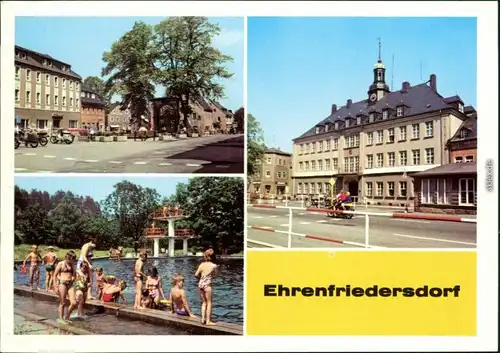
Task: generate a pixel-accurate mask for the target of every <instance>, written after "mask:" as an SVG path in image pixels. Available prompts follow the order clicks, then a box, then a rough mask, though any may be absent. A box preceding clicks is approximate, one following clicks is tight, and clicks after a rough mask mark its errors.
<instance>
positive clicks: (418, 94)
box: [293, 51, 473, 205]
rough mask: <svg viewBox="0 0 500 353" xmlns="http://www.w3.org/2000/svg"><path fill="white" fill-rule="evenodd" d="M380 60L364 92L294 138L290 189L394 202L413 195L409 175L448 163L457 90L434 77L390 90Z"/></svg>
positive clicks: (459, 119)
mask: <svg viewBox="0 0 500 353" xmlns="http://www.w3.org/2000/svg"><path fill="white" fill-rule="evenodd" d="M385 74H386V70H385V65H384V64H383V62H382V59H381V55H380V51H379V58H378V61H377V62H376V64H375V66H374V68H373V82H372V83H371V84H370V85H369V87H368V90H367V92H366V98H364V99H362V100H359V101H353V100H352V99H348V100H347V101H346V104H345V105H343V106H340V107H337V105H336V104H333V105H332V107H331V111H330V114H329V115H328V116H327V117H326V118H324V119H322V120H320V121H319V122H317V123H316V124H315V125H314V126H312V127H311V128H310V129H309V130H308V131H306V132H304V133H303V134H302V135H300V136H299V137H297V138H295V139H294V140H293V171H294V173H293V180H294V181H293V193H294V194H297V195H309V194H330V183H329V180H330V179H331V178H332V177H335V178H336V183H335V185H334V188H335V190H334V192H335V193H337V192H339V191H340V190H341V189H345V190H347V191H349V192H350V193H351V195H353V196H357V197H358V199H359V200H360V201H361V199H363V200H366V202H368V203H370V204H380V205H400V204H405V203H407V202H408V201H409V200H412V199H413V197H414V192H413V183H412V178H411V175H412V174H414V173H417V172H422V171H425V170H428V169H431V168H435V167H438V166H441V165H443V164H447V163H449V162H450V155H449V153H448V152H447V151H446V150H445V147H446V144H447V142H448V140H450V138H452V137H453V136H454V135H455V133H456V132H457V130H458V129H459V128H460V127H461V126H462V124H463V122H464V121H465V120H466V119H467V118H468V116H467V114H466V111H465V109H468V110H470V109H473V108H472V107H465V106H464V102H463V101H462V99H461V98H460V97H459V96H456V95H455V96H452V97H443V96H442V95H441V94H440V93H439V91H438V86H437V77H436V75H434V74H432V75H430V77H429V80H428V81H427V82H424V83H420V84H417V85H413V86H412V85H411V84H410V83H409V82H403V83H402V85H401V88H400V89H398V90H395V91H390V89H389V86H388V85H387V84H386V79H385Z"/></svg>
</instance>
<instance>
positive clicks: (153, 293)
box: [146, 267, 165, 308]
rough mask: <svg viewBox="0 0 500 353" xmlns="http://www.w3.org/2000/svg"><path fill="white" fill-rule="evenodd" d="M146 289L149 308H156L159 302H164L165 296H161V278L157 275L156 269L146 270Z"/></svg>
mask: <svg viewBox="0 0 500 353" xmlns="http://www.w3.org/2000/svg"><path fill="white" fill-rule="evenodd" d="M146 289H147V290H148V291H149V297H150V299H151V303H150V306H151V307H153V308H158V307H159V306H160V301H161V300H165V294H163V288H162V284H161V278H160V276H159V275H158V269H157V268H156V267H151V268H149V269H148V277H147V279H146Z"/></svg>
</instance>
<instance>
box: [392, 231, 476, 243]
mask: <svg viewBox="0 0 500 353" xmlns="http://www.w3.org/2000/svg"><path fill="white" fill-rule="evenodd" d="M394 235H395V236H398V237H403V238H413V239H422V240H431V241H440V242H443V243H454V244H464V245H474V246H476V243H467V242H464V241H456V240H447V239H437V238H427V237H417V236H415V235H407V234H398V233H394Z"/></svg>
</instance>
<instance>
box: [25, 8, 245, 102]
mask: <svg viewBox="0 0 500 353" xmlns="http://www.w3.org/2000/svg"><path fill="white" fill-rule="evenodd" d="M164 18H165V17H16V23H15V43H16V45H19V46H22V47H25V48H28V49H31V50H34V51H38V52H41V53H44V54H48V55H50V56H52V57H54V58H56V59H59V60H61V61H63V62H66V63H67V64H69V65H71V68H72V70H73V71H75V72H76V73H77V74H79V75H80V76H82V77H83V78H85V77H87V76H101V69H102V68H103V67H104V62H103V61H102V56H103V53H104V52H105V51H109V50H110V49H111V45H112V44H113V42H115V41H117V40H118V39H120V37H121V36H123V35H124V34H125V32H127V31H129V30H131V29H132V27H133V25H134V23H135V21H143V22H145V23H148V24H158V23H159V22H161V21H162V20H163V19H164ZM209 21H211V22H216V23H218V24H219V26H220V27H221V30H222V31H221V34H220V35H219V36H218V37H216V38H215V39H214V46H215V47H216V48H218V49H219V50H220V51H221V52H222V53H224V54H227V55H230V56H232V57H233V59H234V60H233V62H231V63H229V64H228V68H229V71H230V72H232V73H234V75H233V77H232V78H230V79H229V80H224V81H222V82H223V83H224V85H225V87H226V92H225V95H226V97H227V98H225V99H221V100H220V102H221V103H222V105H224V106H225V107H226V108H228V109H231V110H233V111H235V110H237V109H238V108H240V107H241V106H243V59H244V58H243V56H244V18H243V17H220V18H219V17H217V18H209ZM156 94H157V96H163V94H164V88H162V87H157V92H156ZM114 98H115V97H114Z"/></svg>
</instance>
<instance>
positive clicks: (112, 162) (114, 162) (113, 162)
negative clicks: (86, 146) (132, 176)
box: [109, 161, 122, 164]
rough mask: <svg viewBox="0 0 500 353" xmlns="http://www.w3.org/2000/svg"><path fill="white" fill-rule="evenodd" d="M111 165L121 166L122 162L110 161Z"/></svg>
mask: <svg viewBox="0 0 500 353" xmlns="http://www.w3.org/2000/svg"><path fill="white" fill-rule="evenodd" d="M109 163H111V164H121V163H122V162H120V161H109Z"/></svg>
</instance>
